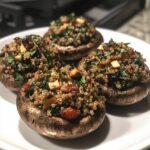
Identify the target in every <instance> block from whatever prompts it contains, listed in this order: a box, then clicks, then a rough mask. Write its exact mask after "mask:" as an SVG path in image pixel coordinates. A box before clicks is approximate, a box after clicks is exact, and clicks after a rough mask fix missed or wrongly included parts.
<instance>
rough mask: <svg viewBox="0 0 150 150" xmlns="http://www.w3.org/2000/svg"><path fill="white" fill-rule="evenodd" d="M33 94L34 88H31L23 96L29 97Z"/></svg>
mask: <svg viewBox="0 0 150 150" xmlns="http://www.w3.org/2000/svg"><path fill="white" fill-rule="evenodd" d="M33 93H34V87H33V86H31V87H30V88H29V89H28V91H27V92H26V94H25V96H26V97H30V96H31V95H32V94H33Z"/></svg>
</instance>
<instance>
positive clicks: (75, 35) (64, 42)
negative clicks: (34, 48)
mask: <svg viewBox="0 0 150 150" xmlns="http://www.w3.org/2000/svg"><path fill="white" fill-rule="evenodd" d="M95 34H96V30H95V28H94V27H93V26H92V25H90V24H89V23H88V22H87V21H86V20H85V19H84V18H83V17H76V16H75V15H74V14H70V15H68V16H61V17H60V18H59V19H57V20H54V21H52V22H51V23H50V26H49V38H50V40H51V41H52V42H53V43H56V44H58V45H60V46H74V47H78V46H80V45H83V44H87V43H88V42H90V41H91V39H92V38H94V37H95Z"/></svg>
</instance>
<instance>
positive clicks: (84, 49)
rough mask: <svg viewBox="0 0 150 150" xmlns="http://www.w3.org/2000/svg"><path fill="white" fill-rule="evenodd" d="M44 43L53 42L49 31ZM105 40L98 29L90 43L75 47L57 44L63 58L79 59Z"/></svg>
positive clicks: (69, 59)
mask: <svg viewBox="0 0 150 150" xmlns="http://www.w3.org/2000/svg"><path fill="white" fill-rule="evenodd" d="M43 40H44V43H46V45H49V44H52V41H51V40H50V38H49V32H47V33H46V34H45V35H44V37H43ZM102 42H103V37H102V35H101V33H100V32H98V31H96V34H95V37H93V38H92V39H91V40H90V42H89V43H87V44H84V45H81V46H78V47H74V46H66V47H65V46H60V45H57V44H55V46H56V49H57V51H58V53H59V54H60V56H61V57H62V59H63V60H68V61H72V60H78V59H81V58H82V57H84V56H86V55H87V54H88V53H89V52H90V51H92V50H93V49H94V48H96V47H98V46H99V45H100V44H101V43H102Z"/></svg>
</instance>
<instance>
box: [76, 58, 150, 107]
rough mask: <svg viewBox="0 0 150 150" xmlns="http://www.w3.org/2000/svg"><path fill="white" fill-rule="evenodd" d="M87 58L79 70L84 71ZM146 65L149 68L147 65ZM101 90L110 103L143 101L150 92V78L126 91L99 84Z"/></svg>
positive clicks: (120, 104)
mask: <svg viewBox="0 0 150 150" xmlns="http://www.w3.org/2000/svg"><path fill="white" fill-rule="evenodd" d="M85 60H86V57H84V58H82V59H81V61H80V62H79V64H78V69H79V70H82V71H83V67H84V61H85ZM145 67H146V69H148V70H149V68H148V66H147V65H146V66H145ZM85 72H86V71H85ZM99 91H100V93H101V94H103V95H104V96H106V102H108V103H110V104H113V105H119V106H127V105H132V104H135V103H138V102H140V101H142V100H143V99H144V98H146V97H147V96H148V95H149V94H150V79H148V80H145V81H144V82H143V83H140V84H139V85H137V86H134V87H132V88H130V89H127V90H125V91H115V90H114V89H113V88H110V87H106V86H104V85H100V86H99Z"/></svg>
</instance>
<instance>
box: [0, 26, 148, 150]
mask: <svg viewBox="0 0 150 150" xmlns="http://www.w3.org/2000/svg"><path fill="white" fill-rule="evenodd" d="M98 30H99V31H100V32H101V33H102V35H103V36H104V40H105V42H107V41H109V39H110V38H113V39H114V40H115V41H124V42H130V43H131V46H133V47H134V48H135V49H136V50H137V51H139V52H141V53H142V54H143V55H144V57H145V58H146V59H147V64H148V66H149V67H150V45H148V44H147V43H145V42H143V41H141V40H139V39H136V38H133V37H130V36H128V35H124V34H121V33H117V32H114V31H110V30H106V29H98ZM46 31H47V28H38V29H33V30H28V31H24V32H20V33H17V34H13V35H10V36H7V37H5V38H3V39H1V40H0V48H2V47H3V46H4V45H5V44H6V43H9V42H10V41H11V40H12V39H13V38H14V37H16V36H19V37H23V36H25V35H29V34H40V35H43V34H44V33H45V32H46ZM15 99H16V95H15V94H14V93H12V92H10V91H9V90H8V89H6V88H5V87H4V86H3V85H2V84H0V148H4V149H9V150H10V149H11V150H13V149H15V150H17V149H21V150H24V149H28V150H41V149H51V150H52V149H53V150H63V149H64V150H66V149H96V150H100V149H101V150H105V149H106V150H107V149H108V150H110V149H111V150H127V149H142V148H144V147H146V146H148V145H149V146H150V96H149V97H148V98H146V99H145V100H144V101H142V102H140V103H138V104H135V105H133V106H127V107H115V106H111V107H110V106H107V117H106V119H105V121H104V123H103V125H102V126H101V127H100V128H99V129H98V130H97V131H95V132H94V133H92V134H90V135H88V136H86V137H82V138H79V139H74V140H66V141H59V140H52V139H47V138H45V137H43V136H41V135H39V134H37V133H36V132H34V131H33V130H31V129H30V128H29V127H27V126H26V124H24V122H23V121H22V120H21V119H20V117H19V115H18V113H17V109H16V105H15Z"/></svg>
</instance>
